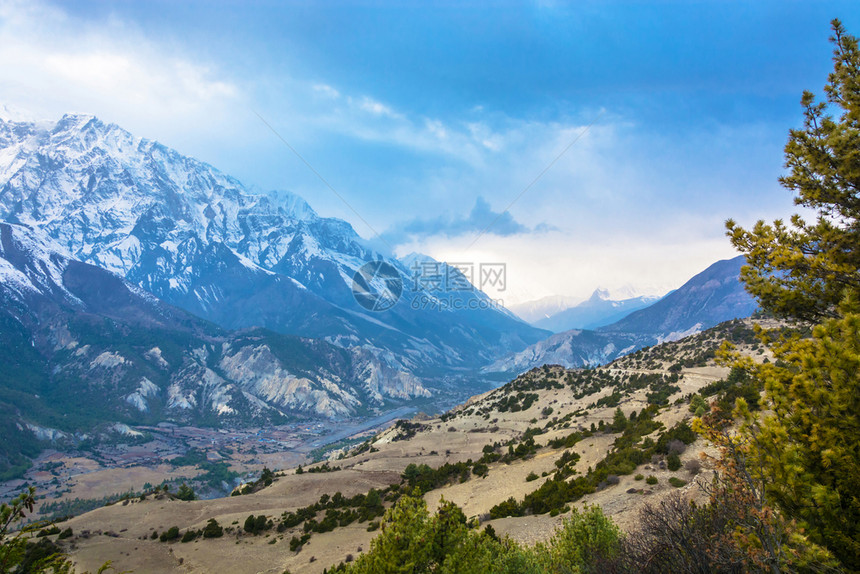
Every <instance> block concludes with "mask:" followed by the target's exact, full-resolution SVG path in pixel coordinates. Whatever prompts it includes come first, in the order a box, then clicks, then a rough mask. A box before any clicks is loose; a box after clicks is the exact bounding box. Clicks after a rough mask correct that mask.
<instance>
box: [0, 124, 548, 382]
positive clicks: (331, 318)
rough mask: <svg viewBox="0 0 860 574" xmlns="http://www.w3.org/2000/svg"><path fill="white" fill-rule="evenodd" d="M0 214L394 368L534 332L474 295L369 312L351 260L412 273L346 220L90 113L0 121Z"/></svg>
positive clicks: (251, 319)
mask: <svg viewBox="0 0 860 574" xmlns="http://www.w3.org/2000/svg"><path fill="white" fill-rule="evenodd" d="M0 219H3V220H6V221H9V222H13V223H21V224H26V225H28V226H32V227H34V228H38V229H40V230H42V231H43V232H44V233H45V234H46V235H47V236H48V237H50V238H51V240H53V241H55V242H56V243H58V244H59V245H60V246H61V247H62V248H63V249H64V250H66V251H67V252H68V253H69V254H70V255H71V256H73V257H75V258H77V259H78V260H80V261H82V262H85V263H90V264H93V265H97V266H99V267H101V268H103V269H106V270H108V271H111V272H113V273H116V274H118V275H120V276H122V277H124V278H125V279H127V280H128V281H130V282H131V283H133V284H135V285H137V286H139V287H141V288H142V289H144V290H145V291H147V292H149V293H151V294H153V295H155V296H156V297H158V298H159V299H161V300H163V301H165V302H167V303H170V304H172V305H176V306H178V307H181V308H183V309H185V310H187V311H190V312H191V313H194V314H196V315H199V316H201V317H204V318H206V319H209V320H211V321H213V322H215V323H217V324H219V325H221V326H223V327H227V328H243V327H250V326H262V327H267V328H270V329H273V330H275V331H278V332H281V333H289V334H297V335H302V336H309V337H317V338H325V339H326V340H328V341H330V342H333V343H335V344H338V345H340V346H343V347H362V348H366V349H369V350H370V351H371V352H373V353H375V354H376V355H377V356H378V357H379V358H380V360H384V361H386V362H388V363H389V364H390V365H391V366H392V367H393V368H396V369H398V370H399V369H401V368H405V369H406V370H409V371H412V372H415V373H419V372H420V371H421V370H422V369H423V368H425V367H426V368H429V369H437V368H438V367H439V366H443V367H464V366H477V365H480V364H483V363H486V362H488V361H489V360H492V359H494V358H496V357H498V356H501V355H502V354H504V353H508V352H511V351H516V350H520V349H522V348H524V347H526V346H527V345H529V344H531V343H533V342H535V341H537V340H539V339H541V338H542V337H543V336H545V333H544V332H542V331H541V330H538V329H535V328H533V327H531V326H529V325H526V324H524V323H522V322H521V321H519V320H517V319H516V318H514V317H513V316H511V315H510V314H508V313H506V312H505V311H504V310H500V309H496V308H493V307H492V306H490V305H485V304H481V303H482V302H483V303H486V301H487V298H486V296H485V295H484V294H483V293H481V292H480V291H471V292H460V293H456V294H455V295H451V294H450V293H445V294H444V295H445V300H444V301H443V303H448V302H449V301H450V300H451V299H452V298H459V299H460V300H469V301H472V304H471V305H466V306H462V308H460V307H461V306H459V305H456V307H457V308H454V307H455V306H454V305H447V306H446V305H442V306H439V305H433V304H429V305H428V304H426V301H425V302H424V303H422V301H424V300H426V295H427V293H426V292H424V291H422V290H412V289H408V288H404V289H403V296H402V297H401V298H400V300H399V301H398V303H397V304H396V305H395V306H394V307H392V308H391V309H388V310H386V311H383V312H369V311H367V310H366V309H364V308H363V307H361V306H360V305H358V304H357V303H356V300H355V298H354V297H353V293H352V284H353V277H354V276H355V274H356V271H357V270H358V269H359V268H361V266H362V265H364V264H365V263H367V262H370V261H385V262H386V263H388V264H389V265H391V266H392V267H393V268H395V269H396V270H397V272H398V273H400V274H401V275H402V277H403V278H404V284H406V283H408V282H409V281H408V279H409V278H410V274H411V273H412V271H411V270H410V269H409V268H407V266H405V265H404V264H402V263H401V262H399V261H397V260H396V259H394V258H390V257H386V256H384V254H381V253H378V252H376V251H374V250H372V249H370V248H369V247H368V246H367V244H366V242H364V241H363V240H362V239H361V238H360V237H359V236H358V235H357V234H356V233H355V231H354V230H353V229H352V227H351V226H350V225H349V224H348V223H346V222H345V221H342V220H339V219H332V218H324V217H320V216H319V215H317V214H316V213H315V212H314V211H313V209H312V208H311V207H310V206H309V205H308V204H307V203H306V202H305V201H304V200H303V199H301V198H300V197H298V196H296V195H294V194H291V193H288V192H271V193H257V192H254V191H252V190H250V189H248V188H246V187H245V186H244V185H243V184H242V183H240V182H239V181H237V180H236V179H234V178H231V177H229V176H227V175H225V174H223V173H221V172H219V171H218V170H216V169H215V168H213V167H212V166H209V165H207V164H205V163H202V162H200V161H197V160H195V159H192V158H189V157H186V156H183V155H181V154H179V153H177V152H176V151H174V150H171V149H169V148H167V147H165V146H163V145H161V144H159V143H157V142H154V141H149V140H145V139H141V138H137V137H134V136H133V135H131V134H130V133H128V132H126V131H125V130H123V129H121V128H119V127H118V126H115V125H112V124H105V123H103V122H101V121H99V120H98V119H97V118H95V117H92V116H86V115H66V116H64V117H63V118H62V119H60V120H59V121H57V122H16V121H2V120H0ZM436 296H437V298H438V296H439V294H436ZM416 300H418V301H419V302H418V304H416ZM431 303H432V301H431Z"/></svg>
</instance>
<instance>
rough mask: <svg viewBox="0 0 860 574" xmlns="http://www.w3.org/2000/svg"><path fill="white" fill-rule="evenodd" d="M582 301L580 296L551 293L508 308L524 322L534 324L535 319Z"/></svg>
mask: <svg viewBox="0 0 860 574" xmlns="http://www.w3.org/2000/svg"><path fill="white" fill-rule="evenodd" d="M581 302H582V297H566V296H564V295H551V296H549V297H543V298H541V299H537V300H535V301H527V302H525V303H517V304H514V305H508V309H509V310H510V311H511V312H512V313H514V314H516V316H517V317H519V318H520V319H522V320H523V321H525V322H526V323H531V324H534V323H536V322H537V321H540V320H542V319H546V318H548V317H552V316H553V315H555V314H557V313H560V312H562V311H564V310H566V309H570V308H571V307H575V306H576V305H578V304H579V303H581Z"/></svg>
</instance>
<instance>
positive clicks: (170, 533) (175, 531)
mask: <svg viewBox="0 0 860 574" xmlns="http://www.w3.org/2000/svg"><path fill="white" fill-rule="evenodd" d="M177 538H179V527H178V526H171V527H170V528H168V529H167V530H166V531H164V532H162V533H161V536H159V537H158V539H159V540H161V541H162V542H173V541H174V540H176V539H177Z"/></svg>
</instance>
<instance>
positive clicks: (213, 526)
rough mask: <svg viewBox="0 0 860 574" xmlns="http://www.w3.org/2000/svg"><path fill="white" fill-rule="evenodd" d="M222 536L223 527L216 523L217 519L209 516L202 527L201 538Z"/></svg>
mask: <svg viewBox="0 0 860 574" xmlns="http://www.w3.org/2000/svg"><path fill="white" fill-rule="evenodd" d="M222 536H224V528H222V527H221V525H220V524H218V521H217V520H215V519H214V518H210V519H209V522H207V523H206V526H205V527H204V528H203V538H221V537H222Z"/></svg>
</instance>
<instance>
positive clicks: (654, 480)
mask: <svg viewBox="0 0 860 574" xmlns="http://www.w3.org/2000/svg"><path fill="white" fill-rule="evenodd" d="M645 482H647V483H648V484H652V485H653V484H657V482H658V481H657V477H656V476H654V475H653V474H652V475H649V476H648V478H646V479H645Z"/></svg>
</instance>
